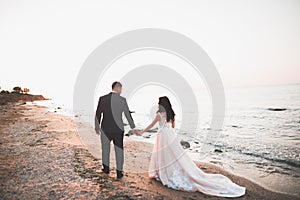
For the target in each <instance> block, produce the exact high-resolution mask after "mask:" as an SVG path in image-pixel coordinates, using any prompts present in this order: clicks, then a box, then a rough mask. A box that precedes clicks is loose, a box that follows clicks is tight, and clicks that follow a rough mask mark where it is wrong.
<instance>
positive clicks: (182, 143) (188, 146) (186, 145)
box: [180, 140, 191, 149]
mask: <svg viewBox="0 0 300 200" xmlns="http://www.w3.org/2000/svg"><path fill="white" fill-rule="evenodd" d="M180 144H181V146H182V147H183V148H184V149H187V148H190V147H191V145H190V143H189V142H187V141H183V140H181V141H180Z"/></svg>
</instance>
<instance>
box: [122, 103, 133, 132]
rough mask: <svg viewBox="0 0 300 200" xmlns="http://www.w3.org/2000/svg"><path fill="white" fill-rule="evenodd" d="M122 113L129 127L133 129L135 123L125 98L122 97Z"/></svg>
mask: <svg viewBox="0 0 300 200" xmlns="http://www.w3.org/2000/svg"><path fill="white" fill-rule="evenodd" d="M124 114H125V117H126V119H127V121H128V123H129V125H130V128H131V129H134V128H135V124H134V122H133V119H132V116H131V114H130V111H129V107H128V104H127V101H126V99H124Z"/></svg>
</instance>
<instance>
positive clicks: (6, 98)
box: [0, 87, 48, 105]
mask: <svg viewBox="0 0 300 200" xmlns="http://www.w3.org/2000/svg"><path fill="white" fill-rule="evenodd" d="M29 92H30V90H29V89H28V88H23V89H22V88H21V87H14V88H13V90H12V91H11V92H10V91H8V90H2V91H1V92H0V105H5V104H7V103H10V102H32V101H41V100H48V99H47V98H45V97H43V95H33V94H28V93H29Z"/></svg>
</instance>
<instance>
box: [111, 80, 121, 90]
mask: <svg viewBox="0 0 300 200" xmlns="http://www.w3.org/2000/svg"><path fill="white" fill-rule="evenodd" d="M118 87H122V84H121V83H120V82H119V81H115V82H113V84H112V85H111V89H115V88H118Z"/></svg>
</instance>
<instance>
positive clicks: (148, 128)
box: [140, 114, 160, 134]
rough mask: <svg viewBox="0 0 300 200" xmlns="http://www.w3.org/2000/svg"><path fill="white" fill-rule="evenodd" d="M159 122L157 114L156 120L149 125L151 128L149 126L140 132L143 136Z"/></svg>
mask: <svg viewBox="0 0 300 200" xmlns="http://www.w3.org/2000/svg"><path fill="white" fill-rule="evenodd" d="M159 120H160V116H159V114H157V115H156V117H155V118H154V120H153V121H152V122H151V124H149V126H147V127H146V128H145V129H144V130H142V131H141V132H140V134H143V133H145V132H147V131H149V130H150V129H151V128H152V127H153V126H154V125H155V124H156V123H157V122H158V121H159Z"/></svg>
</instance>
